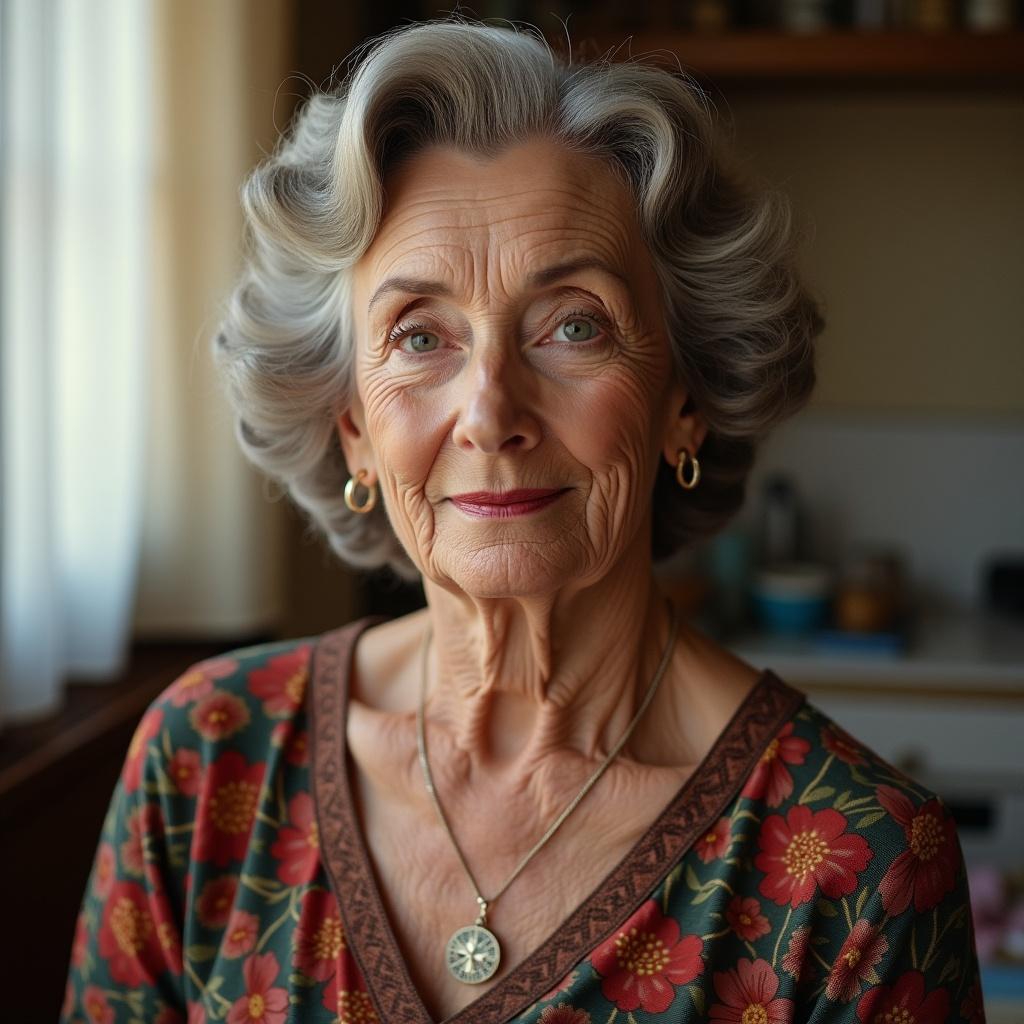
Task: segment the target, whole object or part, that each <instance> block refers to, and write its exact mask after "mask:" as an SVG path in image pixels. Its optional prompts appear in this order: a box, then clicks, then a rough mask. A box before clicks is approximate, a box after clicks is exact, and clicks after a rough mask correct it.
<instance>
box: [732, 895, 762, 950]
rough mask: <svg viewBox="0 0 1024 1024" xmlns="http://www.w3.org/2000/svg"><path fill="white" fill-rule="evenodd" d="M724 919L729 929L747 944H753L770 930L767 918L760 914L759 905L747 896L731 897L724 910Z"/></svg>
mask: <svg viewBox="0 0 1024 1024" xmlns="http://www.w3.org/2000/svg"><path fill="white" fill-rule="evenodd" d="M725 919H726V921H728V922H729V927H730V928H731V929H732V930H733V931H734V932H735V933H736V934H737V935H738V936H739V937H740V938H741V939H743V940H745V941H747V942H753V940H754V939H759V938H760V937H761V936H762V935H767V934H768V933H769V932H770V931H771V930H772V926H771V925H770V924H769V923H768V918H767V917H765V916H764V915H763V914H762V913H761V904H760V903H758V902H757V900H755V899H753V898H751V897H749V896H733V898H732V899H731V900H730V901H729V906H727V907H726V908H725Z"/></svg>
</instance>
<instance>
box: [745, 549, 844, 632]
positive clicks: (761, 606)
mask: <svg viewBox="0 0 1024 1024" xmlns="http://www.w3.org/2000/svg"><path fill="white" fill-rule="evenodd" d="M831 588H832V575H831V573H830V572H829V570H828V569H827V568H826V567H825V566H821V565H818V564H816V563H811V562H783V563H780V564H778V565H773V566H771V567H769V568H767V569H762V570H761V571H760V572H759V573H757V576H756V577H755V580H754V586H753V589H752V591H751V598H752V601H753V606H754V614H755V615H756V616H757V619H758V621H759V622H760V623H761V625H762V626H763V627H764V628H765V629H766V630H768V631H769V632H772V633H785V634H790V635H791V634H804V633H811V632H813V631H814V630H816V629H819V628H820V627H821V626H823V625H824V624H825V623H826V621H827V620H828V618H829V612H830V606H831Z"/></svg>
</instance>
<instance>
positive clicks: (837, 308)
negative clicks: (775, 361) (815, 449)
mask: <svg viewBox="0 0 1024 1024" xmlns="http://www.w3.org/2000/svg"><path fill="white" fill-rule="evenodd" d="M719 107H720V109H722V110H723V112H727V111H729V110H731V112H732V115H733V117H734V119H735V124H736V138H737V142H738V146H739V148H740V150H741V151H742V152H744V153H745V154H746V155H747V156H748V157H749V159H750V160H751V161H752V162H753V164H754V166H755V167H756V168H757V169H758V170H760V171H761V172H763V173H764V174H765V175H767V176H768V177H769V179H770V180H771V181H773V182H774V183H776V184H778V185H780V186H782V187H783V188H784V189H786V191H788V192H789V194H790V195H791V196H792V198H793V201H794V204H795V207H796V209H797V212H798V215H799V216H800V217H801V218H802V219H803V220H804V221H806V222H809V223H810V225H811V226H812V230H813V232H814V234H813V241H811V242H810V243H809V244H808V245H807V246H806V249H805V253H804V260H803V262H804V266H805V269H806V273H807V278H808V281H809V282H811V284H812V285H813V286H814V288H815V289H816V291H817V293H818V294H819V295H820V296H822V298H823V299H824V301H825V312H826V318H827V319H828V321H829V323H828V327H827V329H826V332H825V334H824V335H823V336H822V339H821V345H820V351H821V362H820V371H821V372H820V383H819V388H818V392H817V394H816V397H815V399H814V404H815V405H817V406H820V407H828V408H834V409H848V410H889V411H907V412H911V413H924V412H927V413H948V414H953V415H961V414H972V415H973V414H983V415H986V416H997V417H1001V416H1007V415H1008V416H1011V417H1014V418H1016V419H1019V418H1020V417H1021V416H1022V415H1024V187H1022V183H1024V98H1022V97H1021V96H1020V95H1019V94H1017V95H1011V94H1010V93H1009V91H1007V92H992V93H986V92H977V93H973V94H972V93H968V92H957V91H942V92H937V93H934V94H928V93H924V92H916V93H915V92H910V91H892V92H877V91H874V92H868V91H858V90H856V89H852V90H843V91H838V90H815V89H813V88H808V89H807V90H805V91H801V92H800V93H786V94H778V95H774V96H773V95H771V94H770V93H767V94H763V95H761V96H760V97H757V98H755V97H751V96H742V97H730V101H729V104H728V107H727V108H726V107H725V106H724V105H723V104H722V103H721V102H720V103H719Z"/></svg>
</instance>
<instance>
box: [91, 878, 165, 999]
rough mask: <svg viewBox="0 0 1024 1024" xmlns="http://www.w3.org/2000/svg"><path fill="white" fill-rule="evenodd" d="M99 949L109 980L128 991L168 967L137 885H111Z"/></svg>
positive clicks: (144, 895)
mask: <svg viewBox="0 0 1024 1024" xmlns="http://www.w3.org/2000/svg"><path fill="white" fill-rule="evenodd" d="M99 946H100V955H101V956H102V957H104V958H105V959H106V960H108V961H109V969H110V977H111V978H112V979H113V980H114V981H116V982H121V983H122V984H124V985H128V986H129V987H134V986H136V985H141V984H142V983H143V982H146V981H152V980H154V979H155V978H157V977H158V976H159V975H160V972H161V971H163V970H164V969H165V968H166V967H168V966H169V964H168V963H167V961H166V959H165V956H164V952H163V948H162V946H161V943H160V936H159V934H158V932H157V921H156V920H154V917H153V911H152V909H151V907H150V903H149V901H148V899H147V897H146V893H145V890H143V888H142V886H141V885H139V883H138V882H122V881H117V882H115V883H114V885H113V887H112V889H111V892H110V898H109V899H108V900H107V902H106V903H105V904H104V906H103V923H102V925H101V926H100V934H99Z"/></svg>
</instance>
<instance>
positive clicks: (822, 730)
mask: <svg viewBox="0 0 1024 1024" xmlns="http://www.w3.org/2000/svg"><path fill="white" fill-rule="evenodd" d="M740 795H741V797H746V798H748V799H749V800H750V801H752V804H753V809H754V810H755V813H757V815H758V817H759V819H760V823H761V826H760V837H759V842H760V844H761V853H762V854H763V855H764V856H763V857H762V866H763V867H764V866H766V865H767V864H768V863H769V861H772V862H773V863H774V861H773V854H777V855H778V857H781V858H782V859H781V860H780V861H779V864H778V865H776V866H781V867H785V868H786V870H780V871H779V872H778V877H777V878H776V879H775V881H777V883H778V884H779V886H781V887H782V888H780V889H779V891H778V892H774V891H773V892H772V895H773V897H781V896H782V895H783V891H782V890H783V889H785V894H786V896H787V898H793V896H794V894H795V892H796V888H797V887H798V886H797V879H798V876H799V872H797V873H796V874H794V873H793V872H792V871H791V870H789V868H790V867H791V865H790V864H789V861H786V860H785V858H786V857H787V856H789V854H791V853H793V851H795V850H797V849H800V850H802V849H803V848H804V847H803V846H801V845H800V844H801V843H804V845H806V842H808V841H809V840H806V837H807V836H815V837H817V840H816V841H820V843H823V844H824V846H821V847H820V849H819V848H818V847H816V849H817V850H818V853H819V854H822V856H824V854H823V851H824V848H825V846H827V847H828V848H829V850H830V851H832V852H833V853H835V854H836V856H835V858H834V860H835V864H833V868H834V871H833V874H832V876H831V877H830V880H829V883H828V884H826V885H824V887H823V888H824V892H823V893H822V895H825V896H829V897H832V898H836V897H844V896H848V895H851V894H853V893H855V891H856V894H857V897H859V899H858V900H857V904H858V910H859V908H860V906H862V905H863V900H864V899H867V898H868V893H869V892H873V893H874V894H875V896H874V897H873V898H875V899H879V900H880V903H881V906H882V908H883V910H884V912H885V913H886V914H887V915H900V914H902V913H903V912H904V911H905V910H906V909H907V908H908V907H913V909H914V910H915V911H916V912H918V913H920V912H922V911H924V910H927V909H931V908H932V907H935V906H936V905H938V904H939V903H941V902H942V901H943V899H944V897H946V896H947V895H948V894H950V893H952V892H953V890H954V889H955V888H956V887H957V885H958V884H959V882H960V879H959V877H958V876H959V875H960V874H961V872H962V870H963V856H962V853H961V849H960V844H959V839H958V836H957V830H956V824H955V821H954V819H953V815H952V813H951V811H950V809H949V808H948V807H947V806H946V804H945V803H944V802H943V799H942V797H941V796H940V795H939V794H938V793H936V792H934V791H933V790H932V789H930V788H929V787H928V786H927V785H925V784H922V783H921V782H919V781H918V780H916V779H913V778H911V777H910V776H908V775H907V774H906V773H904V772H903V771H901V770H900V769H899V768H897V767H896V766H895V765H892V764H890V763H889V762H888V761H886V760H885V759H884V758H883V757H881V756H879V755H878V754H877V753H876V752H875V751H874V750H873V749H872V747H871V746H870V745H869V744H868V743H867V742H865V741H863V740H862V739H860V738H858V737H856V736H853V735H851V733H849V732H848V731H847V730H846V729H845V728H843V726H842V725H841V724H840V723H839V722H837V721H835V720H834V719H833V718H831V717H830V716H829V715H828V714H826V713H825V712H824V711H822V710H821V709H820V708H818V707H817V706H816V705H815V704H813V703H812V702H809V701H806V700H805V701H804V702H803V703H802V704H801V705H800V707H799V708H798V709H797V711H796V712H795V713H794V714H793V715H792V716H791V717H790V718H789V719H788V720H787V721H786V722H785V723H784V725H783V726H782V728H781V729H780V730H779V731H778V732H777V733H776V734H775V736H774V737H773V738H772V739H771V741H770V742H769V744H768V745H767V746H766V747H765V748H764V750H763V751H762V752H761V755H760V757H759V758H758V760H757V762H756V764H755V767H754V769H753V771H752V772H751V773H750V775H749V776H748V778H747V779H746V782H745V784H744V786H743V789H742V791H741V794H740ZM776 847H777V849H776ZM816 856H817V854H816ZM825 859H826V860H828V859H829V858H828V857H826V858H825ZM786 887H792V888H786ZM862 887H863V888H862ZM831 889H834V890H835V891H830V890H831Z"/></svg>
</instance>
